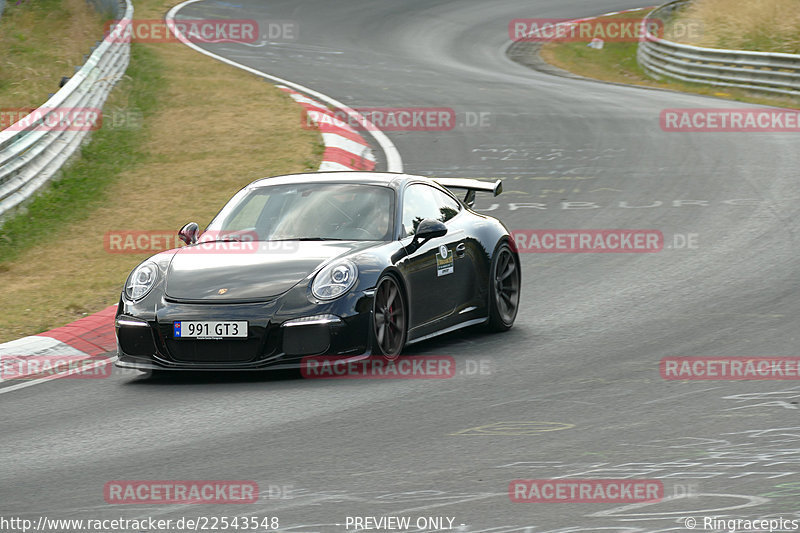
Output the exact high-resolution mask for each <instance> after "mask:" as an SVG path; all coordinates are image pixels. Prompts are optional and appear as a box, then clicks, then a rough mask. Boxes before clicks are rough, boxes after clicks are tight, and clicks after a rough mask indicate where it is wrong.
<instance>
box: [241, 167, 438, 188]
mask: <svg viewBox="0 0 800 533" xmlns="http://www.w3.org/2000/svg"><path fill="white" fill-rule="evenodd" d="M410 181H423V182H425V183H429V184H431V185H433V186H435V187H440V185H439V184H438V183H436V182H435V181H433V179H431V178H427V177H425V176H416V175H413V174H404V173H400V172H360V171H338V172H304V173H301V174H285V175H282V176H274V177H270V178H261V179H258V180H256V181H254V182H252V183H251V184H250V185H248V186H247V187H246V188H247V189H255V188H259V187H267V186H270V185H292V184H296V183H360V184H364V185H382V186H384V187H391V188H393V189H398V188H400V187H401V186H402V185H403V184H405V183H407V182H410ZM440 188H441V187H440Z"/></svg>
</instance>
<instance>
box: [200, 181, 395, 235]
mask: <svg viewBox="0 0 800 533" xmlns="http://www.w3.org/2000/svg"><path fill="white" fill-rule="evenodd" d="M393 220H394V191H393V190H392V189H390V188H388V187H382V186H379V185H362V184H350V183H309V184H299V185H273V186H267V187H259V188H256V189H250V190H244V191H240V192H239V193H238V194H237V195H236V196H234V197H233V198H232V199H231V200H230V202H228V204H227V205H226V206H225V207H224V208H223V209H222V211H220V213H219V214H218V215H217V216H216V217H215V218H214V220H213V221H212V222H211V224H209V226H208V228H207V229H206V234H212V235H225V236H226V237H225V238H226V239H231V238H236V235H237V234H239V235H247V236H250V237H249V238H248V240H251V239H254V240H260V241H274V240H354V241H379V240H390V239H391V238H392V221H393Z"/></svg>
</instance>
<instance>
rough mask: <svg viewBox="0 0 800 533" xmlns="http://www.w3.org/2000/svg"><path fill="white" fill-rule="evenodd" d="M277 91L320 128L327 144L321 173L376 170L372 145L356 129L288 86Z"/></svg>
mask: <svg viewBox="0 0 800 533" xmlns="http://www.w3.org/2000/svg"><path fill="white" fill-rule="evenodd" d="M276 87H277V88H278V89H280V90H281V91H284V92H286V93H288V94H289V96H291V97H292V99H293V100H294V101H295V102H297V103H298V104H300V105H301V106H302V107H303V109H304V110H305V114H306V116H307V117H308V118H309V119H311V121H313V122H314V124H316V126H317V127H318V128H319V131H320V134H321V135H322V142H323V143H324V144H325V153H324V154H322V164H320V166H319V171H320V172H327V171H331V170H374V169H375V156H374V155H373V153H372V149H370V147H369V143H367V141H365V140H364V138H363V137H362V136H361V135H360V134H359V133H358V132H357V131H356V130H355V129H354V128H353V127H352V126H350V125H349V124H347V123H346V122H343V121H342V120H340V119H339V118H337V117H336V116H335V115H334V113H333V112H332V111H331V110H330V109H328V108H327V107H326V106H325V105H324V104H322V103H320V102H317V101H316V100H314V99H312V98H309V97H307V96H305V95H303V94H300V93H299V92H297V91H295V90H293V89H290V88H289V87H286V86H285V85H276Z"/></svg>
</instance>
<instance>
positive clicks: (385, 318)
mask: <svg viewBox="0 0 800 533" xmlns="http://www.w3.org/2000/svg"><path fill="white" fill-rule="evenodd" d="M372 335H373V340H374V348H375V349H374V350H373V352H374V353H375V354H377V355H383V356H384V357H386V358H387V359H396V358H397V357H399V356H400V353H401V352H402V351H403V348H404V347H405V345H406V339H407V338H408V310H407V306H406V297H405V295H404V294H403V289H402V287H400V284H399V283H398V282H397V279H396V278H395V277H394V276H392V275H389V274H386V275H384V276H382V277H381V279H380V280H378V285H377V288H376V289H375V301H374V303H373V306H372Z"/></svg>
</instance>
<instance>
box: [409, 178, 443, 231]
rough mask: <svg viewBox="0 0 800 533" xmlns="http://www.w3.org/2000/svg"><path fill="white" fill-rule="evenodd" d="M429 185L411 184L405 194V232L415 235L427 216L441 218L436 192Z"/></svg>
mask: <svg viewBox="0 0 800 533" xmlns="http://www.w3.org/2000/svg"><path fill="white" fill-rule="evenodd" d="M435 192H438V191H436V189H434V188H433V187H428V186H427V185H409V186H408V188H407V189H406V191H405V194H404V195H403V234H402V237H407V236H409V235H414V232H416V231H417V226H419V223H420V222H422V221H423V220H424V219H426V218H433V219H440V217H441V213H440V211H439V205H438V202H437V201H436V197H435V196H434V193H435Z"/></svg>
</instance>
